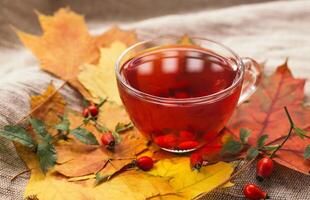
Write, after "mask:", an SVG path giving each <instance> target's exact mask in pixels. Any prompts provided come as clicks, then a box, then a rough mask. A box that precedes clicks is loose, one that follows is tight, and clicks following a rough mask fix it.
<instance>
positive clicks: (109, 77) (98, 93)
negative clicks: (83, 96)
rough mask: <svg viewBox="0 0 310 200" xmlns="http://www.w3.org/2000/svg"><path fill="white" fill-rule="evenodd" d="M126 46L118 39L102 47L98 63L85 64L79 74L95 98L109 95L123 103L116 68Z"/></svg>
mask: <svg viewBox="0 0 310 200" xmlns="http://www.w3.org/2000/svg"><path fill="white" fill-rule="evenodd" d="M126 47H127V46H126V45H125V44H124V43H122V42H119V41H116V42H113V43H112V44H111V46H110V47H108V48H101V49H100V55H101V56H100V60H99V63H98V65H97V66H95V65H90V64H88V65H85V66H84V67H83V69H82V71H81V73H80V74H79V75H78V80H79V81H80V82H81V83H82V85H83V86H84V87H85V88H86V89H87V90H88V91H89V92H90V94H91V95H92V97H93V98H94V99H95V100H96V99H98V98H99V97H104V96H108V97H109V100H111V101H115V102H116V103H118V104H121V99H120V97H119V94H118V89H117V85H116V77H115V69H114V68H115V63H116V60H117V58H118V57H119V56H120V55H121V53H122V52H123V51H124V50H125V49H126Z"/></svg>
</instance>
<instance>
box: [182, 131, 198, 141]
mask: <svg viewBox="0 0 310 200" xmlns="http://www.w3.org/2000/svg"><path fill="white" fill-rule="evenodd" d="M179 136H180V140H182V141H186V140H195V138H196V135H195V134H194V133H192V132H190V131H180V132H179Z"/></svg>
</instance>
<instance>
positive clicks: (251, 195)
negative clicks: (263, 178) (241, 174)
mask: <svg viewBox="0 0 310 200" xmlns="http://www.w3.org/2000/svg"><path fill="white" fill-rule="evenodd" d="M243 194H244V196H245V197H246V198H247V199H249V200H261V199H269V197H268V195H267V193H266V192H264V191H263V190H262V189H260V188H259V187H258V186H257V185H255V184H247V185H245V186H244V188H243Z"/></svg>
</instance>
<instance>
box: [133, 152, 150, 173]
mask: <svg viewBox="0 0 310 200" xmlns="http://www.w3.org/2000/svg"><path fill="white" fill-rule="evenodd" d="M136 163H137V166H138V167H139V168H140V169H142V170H143V171H150V170H151V169H152V168H153V166H154V161H153V159H152V158H151V157H149V156H142V157H140V158H138V159H137V161H136Z"/></svg>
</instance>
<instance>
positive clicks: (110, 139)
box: [101, 132, 115, 150]
mask: <svg viewBox="0 0 310 200" xmlns="http://www.w3.org/2000/svg"><path fill="white" fill-rule="evenodd" d="M101 143H102V144H103V145H105V146H106V147H107V149H109V150H113V149H114V146H115V138H114V136H113V134H112V133H111V132H107V133H104V134H103V135H102V136H101Z"/></svg>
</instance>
